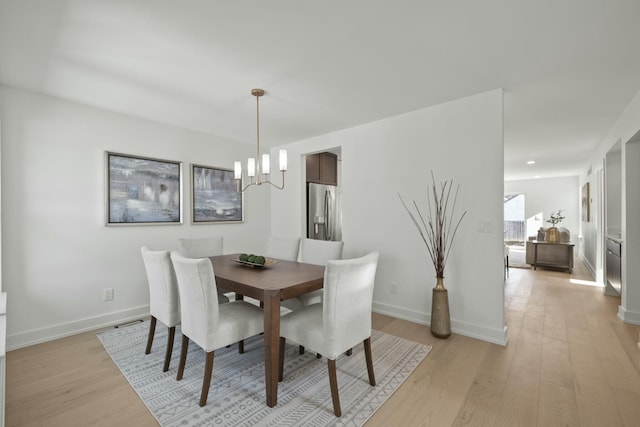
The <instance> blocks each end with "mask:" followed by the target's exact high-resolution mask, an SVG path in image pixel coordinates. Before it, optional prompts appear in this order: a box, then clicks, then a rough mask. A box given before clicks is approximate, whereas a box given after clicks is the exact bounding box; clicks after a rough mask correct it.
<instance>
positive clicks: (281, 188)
mask: <svg viewBox="0 0 640 427" xmlns="http://www.w3.org/2000/svg"><path fill="white" fill-rule="evenodd" d="M264 183H265V184H271V185H272V186H274V187H275V188H277V189H278V190H284V171H282V185H280V186H278V185H275V184H274V183H273V182H271V181H270V180H266V181H264Z"/></svg>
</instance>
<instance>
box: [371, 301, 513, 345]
mask: <svg viewBox="0 0 640 427" xmlns="http://www.w3.org/2000/svg"><path fill="white" fill-rule="evenodd" d="M373 311H374V312H375V313H379V314H385V315H387V316H391V317H395V318H397V319H402V320H407V321H409V322H414V323H418V324H421V325H430V324H431V313H422V312H420V311H417V310H408V309H406V308H404V307H398V306H395V305H391V304H384V303H380V302H376V301H374V302H373ZM451 331H452V332H454V333H456V334H459V335H464V336H466V337H470V338H476V339H479V340H482V341H487V342H490V343H493V344H498V345H501V346H506V345H507V343H508V342H509V334H508V332H507V326H506V325H505V326H504V329H495V328H488V327H484V326H480V325H476V324H471V323H467V322H461V321H458V320H455V319H451Z"/></svg>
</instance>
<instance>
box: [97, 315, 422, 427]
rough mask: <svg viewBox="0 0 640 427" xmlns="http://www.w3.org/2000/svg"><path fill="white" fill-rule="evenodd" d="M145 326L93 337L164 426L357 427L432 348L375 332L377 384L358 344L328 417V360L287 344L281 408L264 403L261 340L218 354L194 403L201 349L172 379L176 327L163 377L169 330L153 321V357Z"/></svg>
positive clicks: (192, 351) (342, 363) (344, 363)
mask: <svg viewBox="0 0 640 427" xmlns="http://www.w3.org/2000/svg"><path fill="white" fill-rule="evenodd" d="M148 328H149V322H148V321H145V322H142V323H138V324H135V325H132V326H126V327H121V328H117V329H116V328H114V329H111V330H108V331H103V332H99V333H98V339H99V340H100V342H102V345H103V346H104V348H105V349H106V350H107V352H108V353H109V355H110V356H111V358H112V359H113V361H114V362H115V364H116V365H117V366H118V368H119V369H120V371H121V372H122V374H123V375H124V376H125V378H126V379H127V380H128V381H129V383H130V384H131V386H132V387H133V389H134V390H135V391H136V393H137V394H138V396H140V398H141V399H142V401H143V402H144V404H145V405H146V406H147V408H149V410H150V411H151V413H152V414H153V416H154V417H155V418H156V420H157V421H158V423H160V425H162V426H214V425H215V426H254V425H261V426H300V425H305V426H329V425H331V426H334V425H336V426H343V425H345V426H346V425H349V426H360V425H362V424H364V422H365V421H366V420H367V419H368V418H369V417H371V415H373V413H374V412H375V411H376V410H377V409H378V408H379V407H380V406H381V405H382V404H383V403H384V401H385V400H386V399H387V398H389V396H391V394H393V392H394V391H395V390H396V389H397V388H398V387H399V386H400V385H401V384H402V383H403V382H404V380H406V379H407V377H408V376H409V374H410V373H411V372H412V371H413V370H414V369H415V368H416V366H418V364H419V363H420V362H421V361H422V360H423V359H424V358H425V357H426V356H427V354H428V353H429V351H430V350H431V347H430V346H426V345H422V344H417V343H414V342H411V341H407V340H404V339H402V338H398V337H395V336H392V335H388V334H385V333H382V332H379V331H374V333H373V336H372V344H371V346H372V353H373V362H374V372H375V376H376V383H377V385H376V386H375V387H371V386H370V385H369V380H368V376H367V369H366V363H365V360H364V350H363V346H362V345H358V346H356V347H355V348H354V349H353V354H352V355H351V356H350V357H348V356H342V357H339V358H338V361H337V365H338V390H339V392H340V403H341V407H342V417H341V418H336V417H335V415H334V414H333V406H332V403H331V391H330V389H329V378H328V375H327V361H326V359H325V358H322V359H316V356H315V354H312V353H310V352H306V353H305V354H304V355H299V354H298V347H297V346H294V345H290V344H287V348H286V353H285V366H284V381H283V382H281V383H280V385H279V387H278V405H277V406H276V407H275V408H269V407H268V406H267V405H266V402H265V386H264V353H263V338H262V337H261V336H258V337H253V338H251V339H249V340H247V341H245V353H244V354H239V353H238V349H237V346H232V347H231V348H225V349H222V350H218V351H216V355H215V360H214V365H213V377H212V379H211V388H210V390H209V399H208V401H207V405H206V406H205V407H204V408H200V407H199V406H198V400H199V398H200V389H201V387H202V376H203V371H204V356H205V355H204V351H203V350H202V349H200V348H199V347H198V346H197V345H195V344H194V343H191V344H190V345H189V353H188V355H187V366H186V368H185V373H184V377H183V379H182V380H181V381H176V379H175V377H176V371H177V368H178V361H179V357H180V342H181V341H180V340H181V334H180V333H179V328H176V337H175V344H174V348H173V358H172V360H171V365H170V368H169V371H168V372H166V373H163V372H162V365H163V361H164V352H165V345H166V339H167V328H166V327H161V325H160V324H158V327H157V328H156V335H155V338H154V342H153V349H152V351H151V353H150V354H148V355H145V354H144V348H145V344H146V337H147V333H148V330H149V329H148Z"/></svg>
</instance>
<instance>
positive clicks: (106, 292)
mask: <svg viewBox="0 0 640 427" xmlns="http://www.w3.org/2000/svg"><path fill="white" fill-rule="evenodd" d="M102 296H103V298H104V300H105V301H113V288H104V289H103V290H102Z"/></svg>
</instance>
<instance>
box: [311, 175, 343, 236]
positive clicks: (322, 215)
mask: <svg viewBox="0 0 640 427" xmlns="http://www.w3.org/2000/svg"><path fill="white" fill-rule="evenodd" d="M307 237H308V238H310V239H316V240H336V241H339V240H342V214H341V211H340V197H339V194H338V188H337V187H336V186H335V185H323V184H314V183H311V182H310V183H308V184H307Z"/></svg>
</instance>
